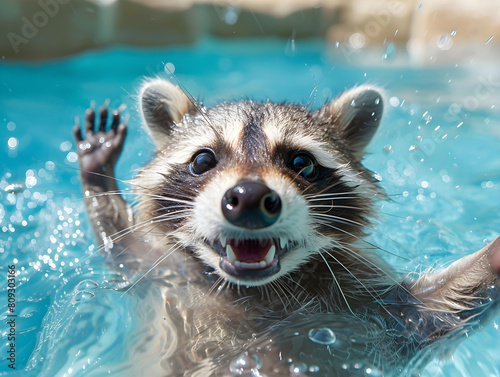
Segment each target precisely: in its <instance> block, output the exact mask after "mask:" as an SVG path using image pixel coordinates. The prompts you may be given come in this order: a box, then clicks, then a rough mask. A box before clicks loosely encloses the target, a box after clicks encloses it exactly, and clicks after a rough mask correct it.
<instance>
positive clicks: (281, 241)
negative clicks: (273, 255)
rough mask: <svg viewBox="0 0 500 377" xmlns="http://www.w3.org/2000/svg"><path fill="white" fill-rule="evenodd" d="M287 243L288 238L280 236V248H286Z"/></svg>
mask: <svg viewBox="0 0 500 377" xmlns="http://www.w3.org/2000/svg"><path fill="white" fill-rule="evenodd" d="M286 244H287V242H286V239H284V238H280V248H282V249H284V248H285V246H286Z"/></svg>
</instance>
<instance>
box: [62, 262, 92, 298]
mask: <svg viewBox="0 0 500 377" xmlns="http://www.w3.org/2000/svg"><path fill="white" fill-rule="evenodd" d="M61 265H62V264H61ZM94 296H95V295H94V292H92V291H77V292H76V293H75V295H74V296H73V298H72V299H71V303H72V304H73V305H74V304H76V303H77V302H82V301H85V300H88V299H90V298H92V297H94Z"/></svg>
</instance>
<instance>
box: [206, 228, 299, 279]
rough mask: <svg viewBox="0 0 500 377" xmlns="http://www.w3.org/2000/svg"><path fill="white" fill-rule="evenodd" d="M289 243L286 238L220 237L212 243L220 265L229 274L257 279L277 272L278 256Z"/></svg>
mask: <svg viewBox="0 0 500 377" xmlns="http://www.w3.org/2000/svg"><path fill="white" fill-rule="evenodd" d="M288 248H289V243H287V241H286V240H284V239H281V238H278V239H263V240H256V239H255V240H254V239H249V240H245V239H243V240H240V239H226V238H225V237H221V239H220V241H218V242H216V243H215V244H214V249H215V250H216V251H217V252H218V253H219V255H220V256H221V258H220V267H221V268H222V270H224V271H225V272H226V273H228V274H229V275H232V276H235V277H239V278H245V279H257V278H262V277H267V276H271V275H274V274H275V273H277V272H278V271H279V270H280V268H281V266H280V258H281V257H282V256H283V255H284V254H285V253H286V252H287V251H288Z"/></svg>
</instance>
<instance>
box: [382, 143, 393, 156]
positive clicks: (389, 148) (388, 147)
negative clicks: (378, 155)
mask: <svg viewBox="0 0 500 377" xmlns="http://www.w3.org/2000/svg"><path fill="white" fill-rule="evenodd" d="M392 152H394V148H393V147H392V145H391V144H386V145H384V153H385V154H391V153H392Z"/></svg>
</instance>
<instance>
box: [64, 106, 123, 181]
mask: <svg viewBox="0 0 500 377" xmlns="http://www.w3.org/2000/svg"><path fill="white" fill-rule="evenodd" d="M120 119H121V116H120V109H117V110H115V111H113V117H112V121H111V126H110V127H109V129H108V124H107V123H108V105H107V104H104V105H103V106H101V108H100V109H99V119H98V121H97V127H98V129H97V130H96V129H95V128H96V124H95V123H96V114H95V110H94V108H93V107H91V108H89V109H87V111H86V112H85V137H82V132H81V130H80V125H79V122H78V121H77V122H76V124H75V126H74V127H73V135H74V138H75V141H76V144H77V147H76V148H77V151H78V160H79V164H80V172H81V176H82V179H83V180H85V181H86V182H88V183H92V184H98V185H104V184H105V183H106V182H107V181H108V180H109V178H112V177H113V174H114V166H115V164H116V161H117V160H118V157H119V156H120V153H121V151H122V148H123V143H124V141H125V136H126V134H127V125H126V121H125V122H123V123H121V121H120ZM107 129H108V130H107Z"/></svg>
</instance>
